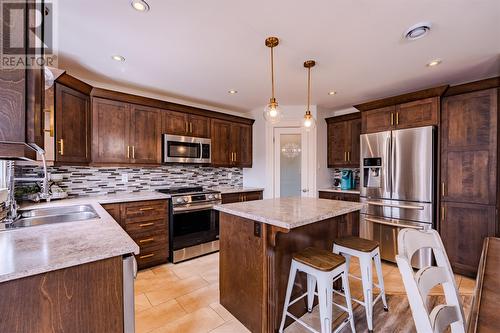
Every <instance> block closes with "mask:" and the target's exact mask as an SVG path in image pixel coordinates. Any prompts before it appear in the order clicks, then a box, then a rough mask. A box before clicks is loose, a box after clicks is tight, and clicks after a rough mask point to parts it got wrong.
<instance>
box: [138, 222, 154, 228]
mask: <svg viewBox="0 0 500 333" xmlns="http://www.w3.org/2000/svg"><path fill="white" fill-rule="evenodd" d="M152 225H155V224H154V223H153V222H150V223H142V224H139V227H141V228H144V227H150V226H152Z"/></svg>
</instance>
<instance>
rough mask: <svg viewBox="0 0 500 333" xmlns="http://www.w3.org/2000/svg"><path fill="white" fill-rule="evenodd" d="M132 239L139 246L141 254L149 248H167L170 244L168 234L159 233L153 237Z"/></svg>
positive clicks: (145, 236)
mask: <svg viewBox="0 0 500 333" xmlns="http://www.w3.org/2000/svg"><path fill="white" fill-rule="evenodd" d="M132 239H133V240H134V242H136V243H137V245H139V247H140V248H141V252H143V251H144V250H145V249H148V248H149V249H151V248H156V247H159V246H166V245H167V243H168V240H167V233H166V232H157V233H155V234H153V235H135V236H133V237H132Z"/></svg>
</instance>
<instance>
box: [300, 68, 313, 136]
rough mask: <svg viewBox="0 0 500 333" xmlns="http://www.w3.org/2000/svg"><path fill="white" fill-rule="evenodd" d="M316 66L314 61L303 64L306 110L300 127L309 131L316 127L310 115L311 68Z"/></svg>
mask: <svg viewBox="0 0 500 333" xmlns="http://www.w3.org/2000/svg"><path fill="white" fill-rule="evenodd" d="M314 65H316V61H314V60H307V61H306V62H304V67H305V68H307V109H306V114H305V115H304V122H303V123H302V127H303V128H304V129H305V130H306V131H309V130H310V129H312V128H314V127H315V126H316V120H314V117H313V116H312V114H311V109H310V107H311V68H313V67H314Z"/></svg>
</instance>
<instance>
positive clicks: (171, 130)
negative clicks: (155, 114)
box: [161, 111, 189, 135]
mask: <svg viewBox="0 0 500 333" xmlns="http://www.w3.org/2000/svg"><path fill="white" fill-rule="evenodd" d="M161 116H162V132H163V133H166V134H172V135H186V134H187V132H188V130H189V124H188V120H187V114H185V113H183V112H176V111H162V113H161Z"/></svg>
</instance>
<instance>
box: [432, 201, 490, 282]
mask: <svg viewBox="0 0 500 333" xmlns="http://www.w3.org/2000/svg"><path fill="white" fill-rule="evenodd" d="M442 207H443V209H444V215H442V216H441V223H440V224H441V226H440V234H441V238H442V239H443V244H444V246H445V248H446V253H447V255H448V258H449V259H450V263H451V265H452V267H453V271H454V272H455V273H459V274H465V275H468V276H474V275H475V274H476V272H477V267H478V264H479V259H480V257H481V250H482V246H483V242H484V239H485V238H486V237H489V236H494V235H495V229H496V218H495V207H494V206H485V205H475V204H463V203H453V202H443V203H442Z"/></svg>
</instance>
